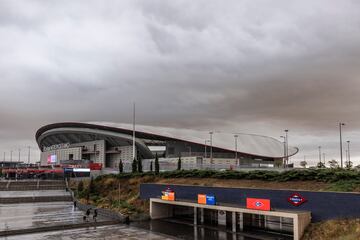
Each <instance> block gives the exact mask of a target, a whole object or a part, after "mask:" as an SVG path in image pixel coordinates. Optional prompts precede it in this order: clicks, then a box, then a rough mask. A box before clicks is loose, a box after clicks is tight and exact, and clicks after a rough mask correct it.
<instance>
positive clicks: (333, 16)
mask: <svg viewBox="0 0 360 240" xmlns="http://www.w3.org/2000/svg"><path fill="white" fill-rule="evenodd" d="M0 82H1V85H0V114H1V116H0V151H1V153H3V152H4V151H5V152H6V158H9V155H10V150H14V151H16V153H14V155H15V156H16V159H17V154H18V153H17V149H18V148H21V149H22V152H21V153H22V155H24V158H25V156H27V155H26V152H27V150H26V146H28V145H29V146H31V149H32V160H33V161H35V160H38V159H37V158H38V150H37V146H36V143H35V138H34V134H35V132H36V130H37V129H38V128H39V127H41V126H43V125H44V124H48V123H53V122H61V121H97V122H99V121H106V122H130V121H131V108H132V102H133V101H136V104H137V121H138V122H139V123H141V124H145V125H154V126H164V127H176V128H190V129H197V130H204V131H209V130H217V131H223V132H246V133H256V134H262V135H269V136H272V137H275V138H279V136H280V135H282V134H283V130H284V129H289V130H290V132H289V144H290V145H293V146H297V147H299V148H300V152H299V153H298V154H297V155H296V156H295V157H293V158H292V161H300V160H302V159H303V158H304V155H306V159H307V160H308V162H309V163H313V162H315V161H317V159H318V146H320V145H321V146H322V149H323V152H325V153H326V160H330V159H332V158H334V159H337V160H339V134H338V122H339V121H343V122H345V123H346V124H347V125H346V126H345V127H344V141H346V140H350V141H351V152H352V156H353V160H354V159H356V158H358V159H359V160H360V149H359V147H360V138H359V137H360V121H359V117H360V108H359V103H360V101H359V100H360V2H359V1H357V0H353V1H351V0H349V1H346V0H342V1H321V0H319V1H310V0H309V1H306V0H301V1H288V0H283V1H280V0H279V1H265V0H264V1H260V0H249V1H239V0H235V1H230V0H228V1H213V0H204V1H201V0H198V1H191V0H189V1H176V0H171V1H154V0H143V1H138V0H130V1H124V0H121V1H120V0H119V1H110V0H109V1H105V2H104V1H100V0H99V1H90V0H86V1H85V0H84V1H80V0H78V1H73V0H71V1H31V0H24V1H18V0H0ZM214 137H215V136H214ZM14 158H15V157H14ZM0 159H1V160H2V156H0ZM358 163H360V161H358V162H356V164H358Z"/></svg>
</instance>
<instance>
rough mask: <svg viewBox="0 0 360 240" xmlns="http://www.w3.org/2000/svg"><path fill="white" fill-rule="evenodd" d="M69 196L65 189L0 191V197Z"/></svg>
mask: <svg viewBox="0 0 360 240" xmlns="http://www.w3.org/2000/svg"><path fill="white" fill-rule="evenodd" d="M50 196H70V193H69V192H66V191H65V190H37V191H2V192H0V198H12V197H50Z"/></svg>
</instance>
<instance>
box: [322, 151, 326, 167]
mask: <svg viewBox="0 0 360 240" xmlns="http://www.w3.org/2000/svg"><path fill="white" fill-rule="evenodd" d="M323 159H324V165H325V163H326V161H325V153H323Z"/></svg>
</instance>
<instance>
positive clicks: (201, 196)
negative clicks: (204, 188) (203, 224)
mask: <svg viewBox="0 0 360 240" xmlns="http://www.w3.org/2000/svg"><path fill="white" fill-rule="evenodd" d="M198 204H206V194H198Z"/></svg>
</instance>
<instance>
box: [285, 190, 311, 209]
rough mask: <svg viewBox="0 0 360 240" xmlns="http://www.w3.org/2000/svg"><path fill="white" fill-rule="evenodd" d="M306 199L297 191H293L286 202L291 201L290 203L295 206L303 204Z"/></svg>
mask: <svg viewBox="0 0 360 240" xmlns="http://www.w3.org/2000/svg"><path fill="white" fill-rule="evenodd" d="M306 201H307V200H306V199H305V198H303V197H302V196H301V195H300V194H298V193H294V194H292V195H291V196H290V197H289V198H288V202H289V203H291V204H292V205H294V206H295V207H298V206H300V205H301V204H303V203H304V202H306Z"/></svg>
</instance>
